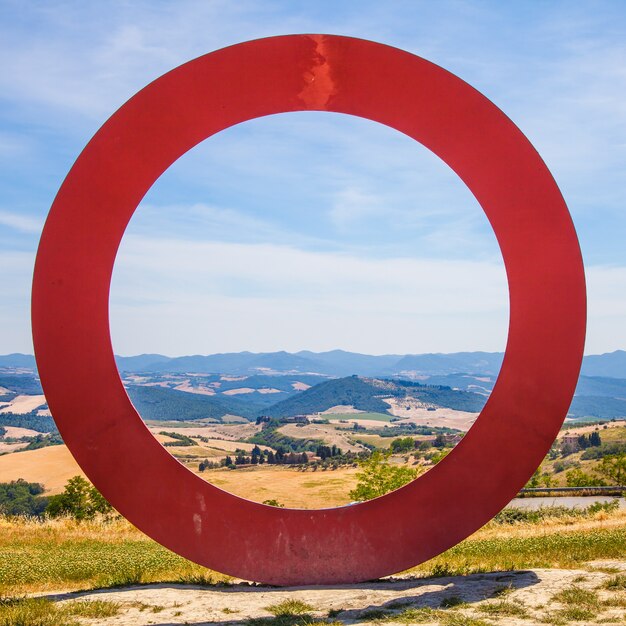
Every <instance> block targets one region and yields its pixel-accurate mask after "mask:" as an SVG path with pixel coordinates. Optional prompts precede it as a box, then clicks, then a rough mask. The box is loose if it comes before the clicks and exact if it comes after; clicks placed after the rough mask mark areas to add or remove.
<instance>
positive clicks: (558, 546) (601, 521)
mask: <svg viewBox="0 0 626 626" xmlns="http://www.w3.org/2000/svg"><path fill="white" fill-rule="evenodd" d="M625 554H626V512H624V511H622V512H616V513H611V514H607V513H599V514H597V515H596V516H595V517H591V518H589V519H584V520H580V519H579V518H572V519H568V518H560V519H555V520H552V521H550V520H548V521H545V520H544V521H543V522H542V523H541V524H534V525H529V524H516V525H502V524H496V523H495V522H490V523H489V524H488V525H487V526H486V527H484V528H483V529H481V530H480V531H478V532H477V533H475V534H474V535H473V536H472V537H470V538H469V539H466V540H465V541H463V542H462V543H460V544H458V545H457V546H455V547H454V548H452V549H451V550H448V551H447V552H445V553H443V554H442V555H440V556H438V557H436V558H435V559H433V560H431V561H428V562H427V563H424V564H422V565H419V566H418V567H416V568H414V569H412V570H410V573H411V574H413V575H417V576H433V575H434V576H450V575H458V574H463V575H465V574H472V573H479V572H488V571H504V570H521V569H526V568H587V569H589V570H590V571H592V570H593V569H594V567H596V566H595V565H593V564H592V565H587V564H588V563H589V562H592V561H601V560H606V559H623V558H624V555H625ZM227 580H228V577H225V576H222V575H220V574H217V573H215V572H211V571H209V570H206V569H204V568H202V567H200V566H198V565H195V564H192V563H190V562H189V561H187V560H185V559H183V558H181V557H179V556H177V555H175V554H173V553H172V552H170V551H168V550H166V549H165V548H163V547H161V546H160V545H158V544H157V543H155V542H153V541H152V540H151V539H148V538H147V537H146V536H145V535H143V534H142V533H140V532H139V531H138V530H136V529H135V528H134V527H132V526H131V525H130V524H129V523H128V522H126V521H124V520H113V521H111V522H108V523H106V522H83V523H80V524H79V523H76V522H74V521H72V520H68V519H57V520H52V521H46V522H36V521H27V520H8V519H5V518H0V594H1V595H4V596H6V595H13V596H15V595H17V594H20V593H26V592H41V591H50V590H69V589H90V588H98V587H113V586H119V585H129V584H137V583H147V582H187V583H195V584H207V583H215V582H219V581H227Z"/></svg>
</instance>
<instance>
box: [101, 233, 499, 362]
mask: <svg viewBox="0 0 626 626" xmlns="http://www.w3.org/2000/svg"><path fill="white" fill-rule="evenodd" d="M111 301H112V304H111V312H112V328H113V331H114V332H113V337H114V341H115V344H114V345H115V347H116V349H117V350H119V351H120V352H123V353H125V354H128V353H131V352H134V351H148V350H159V351H163V352H167V353H172V352H174V353H181V352H185V351H189V352H202V351H205V352H216V351H225V350H244V349H255V350H262V349H268V350H269V349H277V348H279V347H285V348H288V349H293V350H296V349H302V348H312V349H321V348H322V347H324V348H332V347H342V348H345V349H354V350H361V351H366V352H367V351H369V352H389V351H400V352H420V351H429V350H444V351H445V350H448V349H449V350H453V349H455V348H453V346H455V345H456V346H457V347H456V349H472V348H471V346H476V345H480V346H483V347H485V346H489V347H490V349H494V350H495V349H502V348H503V347H504V343H505V337H506V327H507V306H508V297H507V293H506V279H505V276H504V269H503V268H502V267H500V266H498V265H495V264H490V263H486V262H467V261H440V260H429V259H426V260H420V259H410V258H397V259H380V260H374V259H371V258H360V257H356V256H351V255H343V254H337V253H322V252H310V251H303V250H298V249H296V248H293V247H289V246H279V245H269V244H266V245H245V244H225V243H216V242H189V241H177V240H172V239H146V238H140V237H133V236H131V237H127V238H125V240H124V244H123V247H122V249H121V251H120V258H119V260H118V263H117V265H116V270H115V273H114V281H113V288H112V300H111ZM166 329H167V330H166ZM252 329H254V332H252ZM252 335H254V336H252ZM246 342H247V343H246ZM176 346H178V347H176Z"/></svg>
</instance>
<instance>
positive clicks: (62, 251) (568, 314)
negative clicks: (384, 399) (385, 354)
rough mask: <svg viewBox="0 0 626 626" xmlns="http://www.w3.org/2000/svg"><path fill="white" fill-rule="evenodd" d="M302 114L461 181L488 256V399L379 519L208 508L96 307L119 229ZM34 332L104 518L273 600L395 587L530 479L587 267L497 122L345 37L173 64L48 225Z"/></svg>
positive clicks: (220, 498)
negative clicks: (388, 583)
mask: <svg viewBox="0 0 626 626" xmlns="http://www.w3.org/2000/svg"><path fill="white" fill-rule="evenodd" d="M313 110H315V111H334V112H338V113H348V114H351V115H356V116H359V117H363V118H367V119H370V120H374V121H377V122H380V123H382V124H386V125H387V126H390V127H392V128H395V129H396V130H398V131H400V132H402V133H405V134H407V135H409V136H410V137H413V138H414V139H415V140H416V141H419V142H420V143H422V144H423V145H424V146H426V147H427V148H429V149H430V150H432V151H433V152H434V153H435V154H437V155H439V157H441V158H442V159H443V160H444V161H445V162H446V163H447V164H448V165H449V166H450V167H451V168H452V169H453V170H454V171H455V172H456V173H457V174H458V175H459V176H460V177H461V178H462V179H463V181H465V183H466V184H467V185H468V187H469V188H470V189H471V191H472V192H473V193H474V195H475V196H476V198H477V199H478V201H479V202H480V204H481V206H482V207H483V209H484V211H485V213H486V214H487V217H488V219H489V220H490V222H491V224H492V226H493V228H494V231H495V233H496V236H497V239H498V242H499V244H500V247H501V250H502V254H503V258H504V262H505V266H506V271H507V275H508V280H509V292H510V326H509V335H508V341H507V349H506V355H505V358H504V363H503V366H502V370H501V373H500V376H499V378H498V381H497V383H496V385H495V388H494V390H493V393H492V394H491V397H490V398H489V401H488V402H487V405H486V406H485V408H484V410H483V411H482V413H481V414H480V417H479V418H478V420H477V422H476V423H475V425H474V427H473V428H472V429H471V430H470V431H469V433H468V434H467V436H466V437H465V438H464V439H463V441H462V442H461V443H460V444H459V445H458V446H457V447H456V448H455V449H454V451H453V452H452V453H451V454H450V455H449V456H448V457H447V458H446V459H445V460H444V461H442V462H441V463H440V464H438V465H437V466H435V467H434V468H433V469H432V470H431V471H429V472H428V473H427V474H425V475H424V476H422V477H421V478H419V479H418V480H416V481H414V482H412V483H410V484H409V485H407V486H405V487H403V488H402V489H399V490H397V491H395V492H393V493H391V494H388V495H386V496H383V497H381V498H378V499H376V500H372V501H370V502H366V503H363V504H359V505H356V506H350V507H342V508H336V509H325V510H314V511H305V510H290V509H287V510H285V509H277V508H273V507H268V506H264V505H261V504H257V503H254V502H249V501H247V500H244V499H242V498H239V497H236V496H234V495H232V494H229V493H227V492H225V491H222V490H221V489H218V488H217V487H214V486H213V485H210V484H208V483H206V482H205V481H203V480H202V479H201V478H199V477H198V476H195V475H194V474H192V473H191V472H190V471H188V470H187V469H186V468H185V467H183V466H182V465H181V464H180V463H179V462H178V461H176V460H175V459H174V458H173V457H172V456H171V455H170V454H169V453H168V452H167V451H166V450H165V449H164V448H163V447H162V446H161V445H160V444H159V443H158V442H157V441H156V439H154V437H153V436H152V435H151V434H150V432H149V431H148V429H147V428H146V427H145V425H144V424H143V422H142V421H141V418H140V417H139V415H138V414H137V411H136V410H135V409H134V407H133V406H132V404H131V402H130V400H129V399H128V396H127V394H126V392H125V390H124V387H123V385H122V383H121V381H120V377H119V374H118V371H117V368H116V365H115V360H114V357H113V350H112V347H111V340H110V333H109V320H108V299H109V285H110V280H111V273H112V270H113V264H114V261H115V255H116V252H117V248H118V245H119V243H120V240H121V238H122V236H123V234H124V230H125V228H126V225H127V224H128V221H129V220H130V218H131V216H132V214H133V212H134V210H135V208H136V207H137V205H138V204H139V202H140V201H141V199H142V197H143V196H144V194H145V193H146V192H147V191H148V189H149V188H150V186H151V185H152V184H153V183H154V181H155V180H156V179H157V178H158V177H159V176H160V175H161V174H162V173H163V172H164V171H165V170H166V169H167V168H168V167H169V166H170V165H171V164H172V163H173V162H174V161H175V160H176V159H178V158H179V157H180V156H181V155H183V154H184V153H185V152H187V151H188V150H189V149H191V148H192V147H194V146H195V145H197V144H198V143H200V142H201V141H203V140H204V139H206V138H207V137H210V136H211V135H213V134H214V133H217V132H219V131H220V130H223V129H225V128H228V127H229V126H232V125H234V124H237V123H239V122H244V121H246V120H250V119H253V118H257V117H261V116H264V115H271V114H275V113H283V112H289V111H313ZM32 315H33V334H34V341H35V351H36V356H37V364H38V367H39V373H40V376H41V381H42V384H43V388H44V391H45V394H46V397H47V400H48V403H49V406H50V409H51V411H52V414H53V415H54V418H55V420H56V422H57V424H58V427H59V430H60V431H61V434H62V435H63V438H64V439H65V441H66V443H67V445H68V447H69V448H70V450H71V451H72V454H73V455H74V456H75V458H76V460H77V461H78V463H79V464H80V466H81V467H82V468H83V469H84V471H85V473H86V474H87V475H88V476H89V478H90V479H91V480H92V481H93V483H94V484H95V485H96V486H97V487H98V489H100V490H101V491H102V493H103V494H104V495H105V497H106V498H107V499H108V500H109V501H110V502H111V503H112V504H113V505H114V506H115V508H116V509H117V510H118V511H120V513H122V514H123V515H124V516H126V517H127V518H128V519H129V520H130V521H131V522H132V523H133V524H135V525H136V526H137V527H139V528H140V529H141V530H143V531H144V532H145V533H147V534H148V535H150V536H151V537H153V538H154V539H156V540H157V541H159V542H161V543H162V544H163V545H165V546H167V547H168V548H170V549H171V550H174V551H175V552H177V553H179V554H181V555H183V556H185V557H187V558H189V559H191V560H193V561H196V562H198V563H201V564H203V565H206V566H207V567H210V568H213V569H215V570H218V571H220V572H225V573H228V574H232V575H234V576H239V577H242V578H245V579H250V580H257V581H262V582H265V583H273V584H281V585H286V584H302V583H307V584H314V583H320V584H321V583H339V582H351V581H360V580H367V579H372V578H376V577H379V576H383V575H386V574H391V573H393V572H398V571H401V570H404V569H406V568H409V567H411V566H413V565H415V564H417V563H419V562H422V561H425V560H427V559H429V558H431V557H433V556H435V555H437V554H439V553H440V552H442V551H443V550H445V549H447V548H449V547H451V546H452V545H454V544H455V543H457V542H458V541H460V540H461V539H463V538H465V537H467V536H468V535H469V534H470V533H472V532H473V531H475V530H476V529H477V528H479V527H480V526H482V525H483V524H484V523H485V522H487V521H488V520H489V519H490V518H491V517H492V516H493V515H494V514H495V513H496V512H497V511H499V510H500V509H501V508H502V507H503V506H504V505H505V504H506V503H507V502H508V501H509V500H510V499H511V498H512V497H513V496H515V494H516V493H517V491H518V489H519V488H520V487H522V486H523V484H524V483H525V481H526V480H527V479H528V477H529V476H530V475H531V474H532V472H533V471H534V469H535V468H536V467H537V466H538V465H539V463H540V461H541V460H542V458H543V456H544V455H545V454H546V452H547V450H548V449H549V447H550V444H551V442H552V441H553V439H554V437H555V436H556V434H557V431H558V429H559V427H560V425H561V423H562V421H563V418H564V416H565V414H566V411H567V409H568V407H569V404H570V401H571V399H572V395H573V393H574V388H575V386H576V380H577V376H578V372H579V367H580V362H581V358H582V351H583V343H584V334H585V315H586V305H585V284H584V272H583V264H582V259H581V255H580V250H579V246H578V242H577V238H576V234H575V231H574V228H573V225H572V222H571V219H570V216H569V213H568V211H567V207H566V205H565V203H564V201H563V198H562V196H561V194H560V192H559V190H558V188H557V186H556V184H555V182H554V180H553V179H552V177H551V175H550V173H549V171H548V169H547V168H546V166H545V165H544V163H543V162H542V161H541V159H540V157H539V156H538V154H537V153H536V152H535V150H534V149H533V147H532V145H531V144H530V143H529V142H528V140H527V139H526V138H525V137H524V136H523V135H522V133H521V132H520V131H519V130H518V128H517V127H516V126H515V125H514V124H513V123H512V122H511V121H510V120H509V119H508V118H507V117H506V116H505V115H504V114H503V113H502V112H501V111H500V110H499V109H498V108H497V107H496V106H494V105H493V104H492V103H491V102H490V101H489V100H487V99H486V98H485V97H484V96H483V95H481V94H480V93H479V92H477V91H476V90H475V89H473V88H472V87H470V86H469V85H467V84H466V83H465V82H463V81H462V80H460V79H459V78H457V77H456V76H454V75H452V74H450V73H449V72H447V71H445V70H443V69H441V68H440V67H438V66H436V65H433V64H432V63H429V62H428V61H425V60H424V59H421V58H419V57H416V56H414V55H411V54H409V53H407V52H403V51H401V50H398V49H395V48H390V47H388V46H384V45H381V44H377V43H373V42H370V41H363V40H359V39H351V38H347V37H338V36H329V35H291V36H285V37H275V38H269V39H262V40H257V41H251V42H247V43H242V44H239V45H236V46H232V47H230V48H225V49H223V50H219V51H217V52H213V53H211V54H207V55H206V56H203V57H200V58H198V59H195V60H194V61H191V62H189V63H186V64H185V65H182V66H181V67H178V68H176V69H175V70H173V71H171V72H169V73H168V74H165V75H164V76H162V77H161V78H159V79H158V80H156V81H155V82H153V83H151V84H150V85H148V86H147V87H146V88H145V89H143V90H141V91H140V92H139V93H138V94H136V95H135V96H134V97H133V98H131V100H129V101H128V102H127V103H126V104H125V105H124V106H122V108H121V109H119V111H117V112H116V113H115V114H114V115H113V116H112V117H111V118H110V119H109V120H108V121H107V122H106V123H105V124H104V126H103V127H102V128H101V129H100V130H99V131H98V132H97V133H96V135H95V136H94V137H93V139H92V140H91V141H90V142H89V144H88V145H87V147H86V148H85V150H84V151H83V152H82V154H81V155H80V156H79V157H78V159H77V161H76V163H75V164H74V166H73V167H72V169H71V171H70V173H69V174H68V176H67V179H66V180H65V182H64V183H63V185H62V187H61V189H60V190H59V193H58V195H57V197H56V199H55V201H54V204H53V206H52V209H51V211H50V215H49V217H48V220H47V222H46V225H45V229H44V232H43V235H42V238H41V243H40V246H39V251H38V255H37V262H36V267H35V277H34V283H33V303H32Z"/></svg>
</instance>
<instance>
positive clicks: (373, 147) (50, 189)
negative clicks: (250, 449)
mask: <svg viewBox="0 0 626 626" xmlns="http://www.w3.org/2000/svg"><path fill="white" fill-rule="evenodd" d="M297 32H326V33H335V34H343V35H350V36H357V37H362V38H366V39H372V40H375V41H379V42H382V43H386V44H390V45H393V46H397V47H400V48H404V49H406V50H408V51H411V52H413V53H415V54H418V55H420V56H423V57H425V58H427V59H429V60H431V61H433V62H435V63H437V64H439V65H441V66H443V67H445V68H446V69H448V70H450V71H452V72H454V73H455V74H457V75H458V76H460V77H461V78H463V79H464V80H466V81H467V82H469V83H470V84H472V85H473V86H474V87H476V88H477V89H479V90H480V91H482V92H483V93H484V94H485V95H486V96H487V97H489V98H490V99H491V100H492V101H493V102H495V103H496V104H497V105H498V106H499V107H500V108H501V109H502V110H504V111H505V113H507V114H508V115H509V117H511V118H512V119H513V121H514V122H515V123H516V124H517V125H518V126H519V127H520V128H521V129H522V131H523V132H524V133H525V134H526V135H527V137H528V138H529V139H530V140H531V141H532V142H533V144H534V145H535V147H536V148H537V149H538V150H539V152H540V154H541V155H542V157H543V158H544V160H545V161H546V163H547V164H548V167H549V168H550V169H551V171H552V173H553V174H554V176H555V178H556V180H557V182H558V184H559V186H560V188H561V190H562V192H563V194H564V196H565V199H566V201H567V203H568V206H569V208H570V211H571V213H572V216H573V218H574V222H575V225H576V228H577V230H578V234H579V237H580V241H581V247H582V250H583V255H584V258H585V263H586V271H587V280H588V291H589V326H588V338H587V348H586V352H587V353H592V354H594V353H600V352H607V351H612V350H615V349H626V324H625V323H624V321H625V320H626V246H625V245H624V240H625V235H626V206H625V203H626V4H624V3H623V2H572V1H571V0H570V1H567V2H517V3H503V2H420V1H410V2H408V1H407V2H394V1H391V2H385V3H381V2H378V1H363V0H361V1H358V2H356V1H354V2H350V1H345V2H341V3H337V2H334V3H331V2H316V3H310V2H272V1H265V2H260V1H254V2H253V1H240V2H227V1H210V0H205V1H202V2H196V1H186V0H182V1H178V2H169V3H165V2H155V1H150V2H108V3H98V2H54V1H50V2H45V3H23V2H13V1H7V0H0V60H1V62H2V63H1V67H2V71H1V72H0V162H1V167H0V268H1V271H2V287H3V289H2V296H3V297H2V298H0V353H8V352H14V351H20V352H32V343H31V339H30V323H29V295H30V281H31V275H32V266H33V262H34V256H35V251H36V246H37V242H38V237H39V234H40V232H41V227H42V225H43V222H44V220H45V216H46V214H47V211H48V209H49V207H50V204H51V202H52V200H53V198H54V195H55V193H56V191H57V190H58V187H59V185H60V184H61V182H62V180H63V177H64V176H65V174H66V173H67V171H68V170H69V168H70V167H71V165H72V163H73V161H74V159H75V158H76V156H77V155H78V153H79V152H80V150H81V149H82V147H83V146H84V145H85V144H86V143H87V141H88V140H89V139H90V137H91V136H92V135H93V133H94V132H95V131H96V130H97V129H98V128H99V126H100V125H101V124H102V123H104V121H105V120H106V119H107V118H108V117H109V115H111V114H112V113H113V112H114V111H115V110H116V109H117V108H118V107H119V106H121V105H122V104H123V103H124V102H125V101H126V100H127V99H128V98H129V97H131V96H132V95H133V94H134V93H135V92H136V91H138V90H139V89H141V88H142V87H143V86H144V85H145V84H147V83H148V82H150V81H151V80H153V79H155V78H157V77H158V76H159V75H161V74H163V73H164V72H166V71H168V70H169V69H171V68H172V67H175V66H177V65H179V64H181V63H183V62H185V61H187V60H189V59H191V58H194V57H197V56H199V55H201V54H204V53H206V52H210V51H211V50H215V49H217V48H220V47H223V46H226V45H230V44H234V43H237V42H240V41H245V40H248V39H253V38H258V37H265V36H271V35H279V34H287V33H297ZM507 315H508V311H507V287H506V279H505V276H504V269H503V266H502V259H501V256H500V253H499V250H498V247H497V244H496V241H495V237H494V236H493V233H492V232H491V230H490V227H489V225H488V223H487V220H486V219H485V217H484V215H483V214H482V211H481V209H480V207H479V206H478V205H477V203H476V202H475V200H474V198H473V196H472V195H471V193H470V192H469V190H468V189H466V188H465V186H464V185H463V184H462V183H461V182H460V181H459V180H458V179H457V178H456V176H455V175H454V174H453V173H452V172H451V171H449V170H448V169H447V167H446V166H445V165H444V164H443V163H441V162H440V161H439V160H438V158H437V157H435V156H433V155H432V154H430V153H429V152H428V151H426V150H425V149H424V148H423V147H421V146H420V145H419V144H416V143H415V142H413V141H412V140H409V139H408V138H406V137H404V136H402V135H400V134H399V133H396V132H394V131H392V130H390V129H388V128H385V127H382V126H380V125H376V124H374V123H371V122H367V121H365V120H360V119H356V118H350V117H347V116H339V115H332V114H324V113H298V114H290V115H281V116H273V117H269V118H265V119H262V120H256V121H254V122H249V123H247V124H243V125H240V126H237V127H234V128H232V129H229V130H227V131H225V132H223V133H220V134H219V135H218V136H216V137H213V138H211V139H210V140H208V141H206V142H204V143H203V144H201V145H200V146H198V147H197V148H195V149H194V150H192V151H191V152H190V153H188V154H187V155H185V156H184V157H183V158H182V159H180V161H179V162H177V163H176V164H175V165H174V166H173V167H172V168H170V170H168V171H167V172H166V173H165V174H164V175H163V177H162V178H161V179H160V180H159V181H157V182H156V183H155V185H154V187H153V188H152V190H151V191H150V192H149V194H148V195H147V196H146V198H145V199H144V201H143V202H142V204H141V205H140V207H139V209H138V211H137V213H136V215H135V217H134V218H133V220H132V221H131V224H130V226H129V229H128V231H127V234H126V236H125V238H124V241H123V243H122V246H121V249H120V253H119V256H118V260H117V263H116V269H115V274H114V279H113V285H112V292H111V320H112V321H111V328H112V337H113V342H114V347H115V349H116V351H117V352H118V353H121V354H136V353H140V352H162V353H165V354H170V355H179V354H191V353H212V352H222V351H238V350H246V349H247V350H253V351H267V350H280V349H286V350H292V351H293V350H299V349H312V350H326V349H333V348H343V349H347V350H355V351H361V352H370V353H377V354H380V353H385V352H394V353H419V352H431V351H434V352H439V351H441V352H450V351H457V350H479V349H482V350H502V349H504V345H505V341H506V330H507V323H508V318H507Z"/></svg>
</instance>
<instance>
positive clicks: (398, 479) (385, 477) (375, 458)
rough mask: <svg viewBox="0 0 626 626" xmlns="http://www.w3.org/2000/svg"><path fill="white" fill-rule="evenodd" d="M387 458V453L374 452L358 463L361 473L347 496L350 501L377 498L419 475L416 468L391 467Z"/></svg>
mask: <svg viewBox="0 0 626 626" xmlns="http://www.w3.org/2000/svg"><path fill="white" fill-rule="evenodd" d="M389 457H390V453H389V452H386V453H384V452H381V451H380V450H376V451H375V452H373V453H372V454H371V455H370V456H369V457H368V458H367V459H364V460H361V461H359V466H360V468H361V471H359V472H357V474H356V477H357V485H356V487H355V488H354V489H353V490H352V491H350V494H349V496H350V498H351V499H352V500H371V499H372V498H378V497H379V496H383V495H385V494H386V493H389V492H390V491H393V490H394V489H399V488H400V487H402V486H403V485H406V484H407V483H409V482H411V481H412V480H413V479H415V478H417V476H418V475H419V473H420V472H419V471H418V470H417V468H414V467H406V466H405V465H393V464H391V463H390V462H389Z"/></svg>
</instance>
